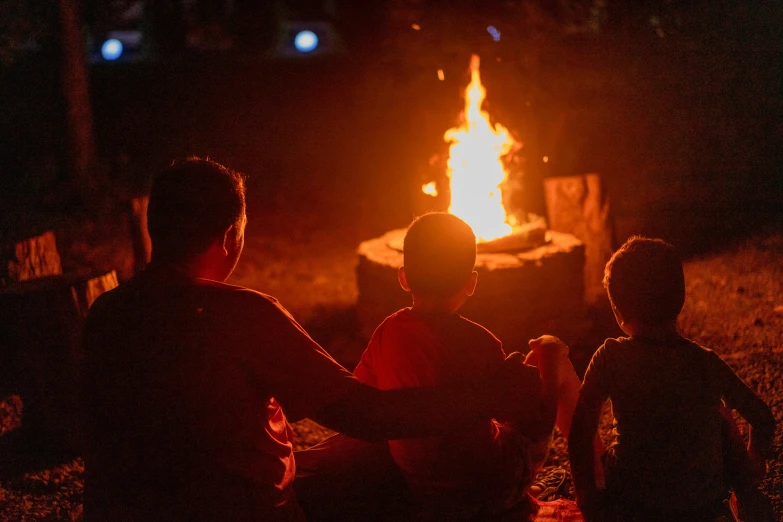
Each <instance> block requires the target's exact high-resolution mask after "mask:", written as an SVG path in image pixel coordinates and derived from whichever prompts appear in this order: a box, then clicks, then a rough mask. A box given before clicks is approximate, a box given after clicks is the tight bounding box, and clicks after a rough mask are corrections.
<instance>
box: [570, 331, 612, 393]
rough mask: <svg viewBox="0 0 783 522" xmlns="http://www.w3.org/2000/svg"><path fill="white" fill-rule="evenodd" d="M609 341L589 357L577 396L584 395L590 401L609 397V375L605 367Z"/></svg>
mask: <svg viewBox="0 0 783 522" xmlns="http://www.w3.org/2000/svg"><path fill="white" fill-rule="evenodd" d="M610 342H614V341H607V342H606V343H604V344H603V345H602V346H601V347H600V348H598V350H596V352H595V353H594V354H593V357H592V358H591V359H590V364H589V365H588V366H587V371H585V377H584V379H583V380H582V388H581V389H580V391H579V396H580V397H584V398H585V400H589V401H590V402H601V403H603V401H605V400H606V399H607V398H608V397H609V382H608V379H609V375H608V373H609V372H608V369H607V357H608V356H607V351H608V350H609V346H611V345H610Z"/></svg>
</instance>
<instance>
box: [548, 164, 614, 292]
mask: <svg viewBox="0 0 783 522" xmlns="http://www.w3.org/2000/svg"><path fill="white" fill-rule="evenodd" d="M544 193H545V197H546V206H547V219H548V220H549V227H550V228H551V229H552V230H557V231H558V232H563V233H566V234H573V235H574V236H576V237H577V238H579V240H580V241H582V242H583V243H584V244H585V269H584V277H585V300H586V301H587V302H588V303H589V304H591V305H594V304H596V303H597V302H600V301H603V300H604V299H605V298H606V292H605V290H604V288H603V283H602V281H603V277H604V267H605V266H606V262H607V261H608V260H609V257H611V255H612V252H613V251H614V247H615V239H614V225H613V223H612V219H611V215H610V211H609V210H610V209H609V201H608V199H607V198H606V196H605V194H604V189H603V186H602V183H601V176H600V175H598V174H584V175H580V176H567V177H558V178H548V179H545V180H544Z"/></svg>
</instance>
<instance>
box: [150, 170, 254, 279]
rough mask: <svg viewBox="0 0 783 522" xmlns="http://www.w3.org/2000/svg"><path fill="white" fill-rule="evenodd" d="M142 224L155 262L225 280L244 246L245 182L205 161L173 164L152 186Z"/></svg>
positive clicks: (237, 174)
mask: <svg viewBox="0 0 783 522" xmlns="http://www.w3.org/2000/svg"><path fill="white" fill-rule="evenodd" d="M147 221H148V223H147V226H148V228H149V233H150V238H151V239H152V258H153V260H154V261H155V262H163V263H171V264H176V265H182V266H192V265H194V264H199V265H201V267H202V268H203V272H204V273H205V276H209V278H210V279H217V280H224V279H225V278H227V277H228V276H229V275H230V274H231V272H232V271H233V269H234V266H236V262H237V261H238V260H239V255H240V254H241V252H242V247H243V245H244V230H245V222H246V218H245V181H244V178H243V177H242V175H241V174H239V173H237V172H234V171H232V170H231V169H228V168H226V167H224V166H223V165H221V164H219V163H216V162H214V161H212V160H210V159H203V158H196V157H190V158H187V159H186V160H182V161H176V162H174V163H173V164H172V165H171V166H170V167H169V168H167V169H166V170H165V171H164V172H162V173H161V174H160V175H159V176H158V177H157V178H156V179H155V182H154V183H153V185H152V193H151V194H150V201H149V207H148V209H147Z"/></svg>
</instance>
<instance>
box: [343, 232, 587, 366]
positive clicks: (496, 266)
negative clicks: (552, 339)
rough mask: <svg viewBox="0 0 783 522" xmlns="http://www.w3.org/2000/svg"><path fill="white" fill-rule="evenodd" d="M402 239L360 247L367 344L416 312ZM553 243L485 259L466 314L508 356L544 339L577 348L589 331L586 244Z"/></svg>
mask: <svg viewBox="0 0 783 522" xmlns="http://www.w3.org/2000/svg"><path fill="white" fill-rule="evenodd" d="M400 234H401V231H399V230H395V231H391V232H389V233H387V234H385V235H383V236H381V237H378V238H375V239H370V240H368V241H364V242H363V243H361V244H360V245H359V249H358V256H359V264H358V266H357V268H356V277H357V283H358V287H359V299H358V303H357V315H358V320H359V327H360V330H361V333H362V335H363V336H365V337H367V338H369V337H370V336H371V335H372V332H373V331H374V329H375V328H376V327H377V326H378V325H379V324H380V323H381V321H383V319H384V318H385V317H386V316H388V315H389V314H391V313H393V312H395V311H396V310H399V309H400V308H404V307H406V306H410V296H409V295H408V294H407V293H406V292H404V291H403V290H402V289H401V288H400V285H399V283H398V282H397V271H398V270H399V268H400V267H401V266H402V262H403V256H402V252H400V251H399V250H397V249H395V248H392V247H391V246H390V244H394V242H395V239H396V238H399V236H400ZM546 240H547V242H546V243H545V244H543V245H540V246H538V247H536V248H533V249H530V250H527V251H523V252H514V253H479V254H478V257H477V260H476V271H477V272H478V274H479V278H478V281H479V282H478V286H477V288H476V292H475V294H474V295H473V297H471V298H470V299H469V300H468V301H467V302H466V303H465V305H464V306H463V308H462V309H461V310H460V313H461V314H462V315H463V316H465V317H467V318H468V319H471V320H473V321H476V322H477V323H479V324H481V325H483V326H485V327H486V328H488V329H489V330H491V331H492V332H493V333H494V334H495V335H496V336H497V337H498V338H499V339H500V340H501V341H503V344H504V346H505V347H506V351H514V350H521V351H527V341H528V340H529V339H531V338H534V337H537V336H539V335H542V334H544V333H549V334H553V335H557V336H559V337H561V338H562V339H563V340H565V341H566V342H573V341H574V340H576V339H578V338H579V335H580V334H581V333H582V331H583V330H584V329H585V327H586V318H585V313H586V307H585V303H584V279H583V273H584V262H585V251H584V245H583V244H582V243H581V242H580V241H579V240H578V239H576V238H575V237H574V236H572V235H570V234H563V233H559V232H554V231H551V230H550V231H547V233H546Z"/></svg>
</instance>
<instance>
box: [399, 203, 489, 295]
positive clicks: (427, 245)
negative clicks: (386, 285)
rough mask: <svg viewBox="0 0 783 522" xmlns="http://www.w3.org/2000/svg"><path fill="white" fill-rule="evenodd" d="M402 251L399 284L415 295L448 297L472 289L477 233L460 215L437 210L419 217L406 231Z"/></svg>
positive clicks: (474, 283) (468, 292)
mask: <svg viewBox="0 0 783 522" xmlns="http://www.w3.org/2000/svg"><path fill="white" fill-rule="evenodd" d="M403 252H404V262H403V264H404V266H403V267H402V268H401V269H400V284H402V286H403V288H405V289H406V290H408V291H410V292H412V293H413V294H414V298H416V297H419V298H424V299H427V300H430V301H449V300H451V299H452V298H454V297H455V296H457V295H459V294H461V293H464V297H467V296H468V295H471V294H472V293H473V288H474V287H475V285H476V275H475V272H474V271H473V265H474V264H475V263H476V236H475V234H474V233H473V230H472V229H471V228H470V226H469V225H468V224H467V223H465V222H464V221H462V220H461V219H460V218H458V217H457V216H454V215H452V214H446V213H443V212H436V213H431V214H425V215H423V216H421V217H419V218H416V219H415V220H414V221H413V223H411V226H410V227H408V232H407V233H406V234H405V242H404V244H403ZM463 301H464V299H463ZM460 304H461V303H460Z"/></svg>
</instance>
